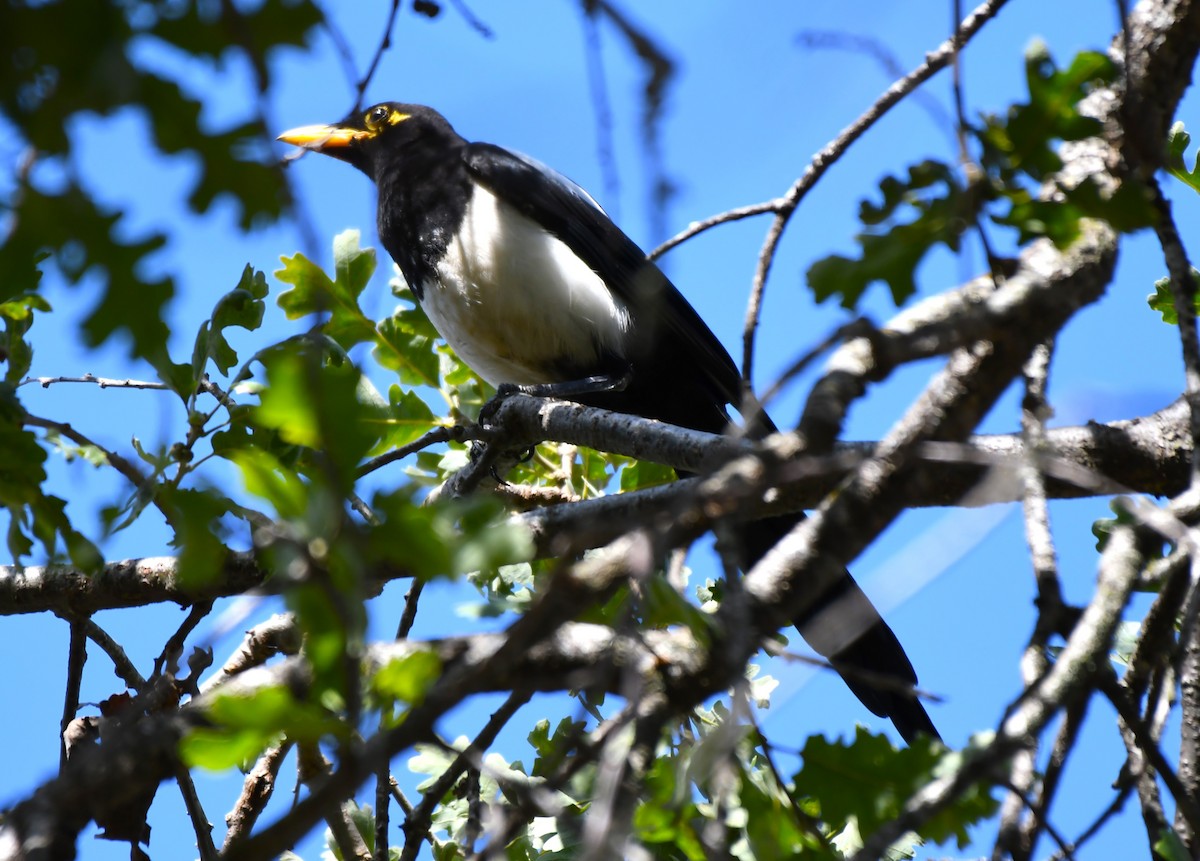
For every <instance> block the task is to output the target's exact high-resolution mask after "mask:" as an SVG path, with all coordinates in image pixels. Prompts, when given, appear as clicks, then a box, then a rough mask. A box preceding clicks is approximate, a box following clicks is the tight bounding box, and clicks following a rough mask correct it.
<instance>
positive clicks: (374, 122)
mask: <svg viewBox="0 0 1200 861" xmlns="http://www.w3.org/2000/svg"><path fill="white" fill-rule="evenodd" d="M391 115H392V112H391V111H390V110H388V107H387V105H376V106H375V107H373V108H371V110H369V111H367V116H366V122H367V128H369V129H370V130H371V131H373V132H374V131H379V129H381V128H383V126H384V125H385V124H386V123H387V121H388V117H390V116H391Z"/></svg>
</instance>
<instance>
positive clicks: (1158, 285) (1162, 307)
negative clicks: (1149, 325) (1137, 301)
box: [1146, 266, 1200, 326]
mask: <svg viewBox="0 0 1200 861" xmlns="http://www.w3.org/2000/svg"><path fill="white" fill-rule="evenodd" d="M1192 282H1193V284H1194V292H1193V293H1192V308H1193V310H1194V311H1195V312H1196V313H1197V314H1200V270H1197V269H1196V268H1195V267H1194V266H1193V267H1192ZM1146 303H1147V304H1148V305H1149V306H1150V307H1151V308H1153V309H1154V310H1155V311H1157V312H1158V313H1159V314H1161V315H1162V319H1163V322H1164V323H1167V324H1168V325H1171V326H1178V325H1179V314H1177V313H1176V311H1175V294H1174V293H1173V292H1172V291H1171V279H1170V278H1169V277H1167V278H1159V279H1158V280H1157V281H1155V282H1154V292H1153V293H1151V294H1150V295H1149V296H1147V297H1146Z"/></svg>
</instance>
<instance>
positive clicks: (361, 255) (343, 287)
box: [275, 230, 375, 350]
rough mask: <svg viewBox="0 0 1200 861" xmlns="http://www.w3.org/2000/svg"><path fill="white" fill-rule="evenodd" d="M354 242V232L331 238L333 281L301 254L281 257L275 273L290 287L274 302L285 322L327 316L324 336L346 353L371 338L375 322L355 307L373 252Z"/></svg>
mask: <svg viewBox="0 0 1200 861" xmlns="http://www.w3.org/2000/svg"><path fill="white" fill-rule="evenodd" d="M358 242H359V234H358V231H357V230H347V231H344V232H343V233H340V234H338V236H337V237H335V238H334V241H333V254H334V271H335V273H336V278H334V279H330V277H329V276H328V275H326V274H325V272H324V270H322V269H321V267H320V266H318V265H317V264H315V263H313V262H312V261H311V260H309V259H308V258H307V257H305V256H304V255H303V254H296V255H294V256H293V257H281V258H280V260H282V261H283V268H282V269H280V270H278V271H276V272H275V277H276V278H278V279H279V280H280V281H282V282H284V283H285V284H290V285H292V287H291V289H289V290H285V291H284V292H283V293H281V294H280V296H279V300H278V301H279V307H281V308H282V309H283V310H284V312H285V313H286V314H287V316H288V319H289V320H295V319H296V318H298V317H303V316H305V315H308V314H322V313H328V314H329V315H330V316H329V320H328V321H326V322H325V324H324V327H323V328H324V330H325V333H326V334H327V335H329V337H331V338H333V340H335V341H336V342H337V343H338V344H339V345H341V347H342V348H343V349H346V350H348V349H350V347H352V346H354V345H355V344H359V343H362V342H363V341H371V340H374V338H375V322H374V321H373V320H371V319H370V318H369V317H367V315H366V314H364V313H363V311H362V309H361V308H359V306H358V297H359V295H360V294H361V293H362V291H363V289H364V288H365V287H366V286H367V283H368V282H369V281H370V280H371V275H372V273H374V271H375V251H374V249H371V248H365V249H364V248H359V244H358Z"/></svg>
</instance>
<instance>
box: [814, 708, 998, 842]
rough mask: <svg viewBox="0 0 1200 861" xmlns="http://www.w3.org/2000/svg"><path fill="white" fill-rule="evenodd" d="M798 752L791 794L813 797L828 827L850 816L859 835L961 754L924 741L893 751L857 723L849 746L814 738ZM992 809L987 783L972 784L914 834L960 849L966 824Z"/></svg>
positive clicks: (886, 818) (891, 815) (896, 809)
mask: <svg viewBox="0 0 1200 861" xmlns="http://www.w3.org/2000/svg"><path fill="white" fill-rule="evenodd" d="M801 756H802V758H803V761H804V765H803V767H802V768H801V770H800V772H799V773H798V774H797V775H796V778H795V787H796V792H797V793H798V794H801V795H806V796H810V797H812V798H815V799H818V801H819V802H820V806H821V818H822V819H823V820H824V821H825V822H826V823H827V824H829V825H830V826H831V827H833V828H835V829H836V828H837V827H838V826H839V824H841V823H845V822H849V821H851V820H854V821H856V822H857V823H858V827H859V830H860V831H861V832H862V834H863V836H864V837H865V836H868V835H870V834H871V833H873V832H874V831H875V830H877V829H878V828H879V827H880V826H881V825H883V824H884V823H886V822H889V821H891V820H892V819H894V818H895V817H896V816H898V815H899V813H900V811H901V810H902V809H903V807H904V804H905V802H906V801H907V800H908V799H909V797H911V796H912V794H913V793H914V792H916V791H917V790H918V789H920V788H921V787H922V786H924V785H925V784H926V783H928V782H929V781H930V780H932V779H933V778H934V777H936V776H938V775H940V774H941V773H943V772H944V771H945V770H947V769H949V768H953V767H956V766H957V763H958V762H959V761H960V759H961V756H962V755H961V754H958V753H953V752H947V751H945V749H944V748H943V747H942V746H941V745H940V744H939V743H937V742H934V741H931V740H929V739H918V740H917V742H916V743H915V744H913V745H911V746H909V747H907V748H903V749H901V750H897V749H896V748H895V747H893V746H892V744H891V742H889V741H888V740H887V738H886V737H884V736H882V735H872V734H871V733H869V732H867V731H866V730H865V729H863V728H862V727H859V729H858V731H857V733H856V735H855V739H854V742H853V743H852V744H846V743H844V742H840V741H838V742H829V741H826V740H825V739H823V738H821V737H819V736H815V737H813V738H810V739H809V740H808V742H807V743H806V744H805V745H804V750H803V752H802V753H801ZM996 807H997V802H996V801H995V799H993V798H992V797H991V796H990V795H989V794H988V790H987V787H986V786H984V785H977V786H975V787H973V788H971V789H969V790H968V791H966V792H965V793H964V794H963V795H961V796H960V797H959V798H958V800H957V801H955V803H954V804H952V805H951V806H949V807H948V808H946V809H945V810H943V811H942V812H941V813H939V814H938V815H936V816H935V817H933V818H932V819H931V820H929V821H928V822H927V823H926V824H925V825H924V826H922V827H921V828H920V829H919V831H918V833H919V834H920V835H921V836H922V837H925V838H926V839H930V840H934V841H936V842H938V843H941V842H944V841H946V840H949V839H951V838H954V839H955V840H956V842H957V844H958V847H959V848H960V849H961V848H963V847H964V846H966V845H967V843H968V842H970V838H969V835H968V833H967V827H968V826H969V825H971V824H973V823H975V822H978V821H979V820H981V819H983V818H985V817H987V816H990V815H991V814H992V813H993V812H994V811H995V810H996Z"/></svg>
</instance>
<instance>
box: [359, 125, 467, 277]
mask: <svg viewBox="0 0 1200 861" xmlns="http://www.w3.org/2000/svg"><path fill="white" fill-rule="evenodd" d="M451 134H452V135H453V132H451ZM465 146H466V142H465V141H463V140H462V139H461V138H459V137H458V136H457V135H454V136H453V138H452V139H446V137H444V136H442V135H437V136H436V137H423V138H420V139H417V140H413V141H408V142H406V143H405V144H404V145H403V146H402V147H400V148H399V149H397V150H394V151H391V152H389V153H388V154H387V157H386V158H385V159H383V160H382V161H381V162H380V163H377V164H376V166H375V177H374V179H375V184H376V185H377V186H378V188H379V208H378V210H377V211H376V220H377V226H378V229H379V238H380V240H381V241H382V242H383V246H384V248H386V249H387V251H388V254H390V255H391V256H392V259H393V260H395V261H396V264H397V265H398V266H399V267H400V271H401V272H402V273H403V274H404V278H405V280H406V281H408V284H409V286H410V287H411V288H412V290H413V292H414V293H415V294H416V297H417V299H418V300H420V299H421V298H423V297H422V290H423V284H424V283H425V281H427V280H428V279H430V278H432V277H433V276H434V274H435V272H436V267H437V264H438V261H440V260H441V259H442V257H443V256H444V255H445V253H446V246H447V243H448V242H449V241H450V238H451V237H452V236H454V234H455V233H457V232H458V228H459V226H460V225H461V224H462V221H463V216H464V215H465V214H466V210H467V203H468V202H469V201H470V199H471V178H470V176H469V175H468V173H467V166H466V163H465V162H464V161H463V148H464V147H465Z"/></svg>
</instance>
